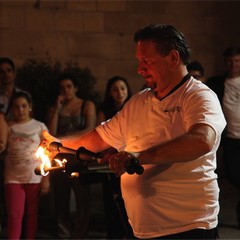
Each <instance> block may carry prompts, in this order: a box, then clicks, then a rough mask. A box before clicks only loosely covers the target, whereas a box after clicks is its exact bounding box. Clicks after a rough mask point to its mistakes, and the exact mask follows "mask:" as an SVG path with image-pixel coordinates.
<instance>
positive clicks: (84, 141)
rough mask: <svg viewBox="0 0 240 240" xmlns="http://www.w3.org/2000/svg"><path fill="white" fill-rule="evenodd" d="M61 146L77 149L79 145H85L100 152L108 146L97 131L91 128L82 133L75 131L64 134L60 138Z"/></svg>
mask: <svg viewBox="0 0 240 240" xmlns="http://www.w3.org/2000/svg"><path fill="white" fill-rule="evenodd" d="M60 140H61V142H62V144H63V146H65V147H69V148H73V149H78V148H79V147H85V148H86V149H88V150H90V151H93V152H101V151H103V150H105V149H107V148H109V147H110V145H108V144H107V143H106V142H105V141H103V139H102V138H101V137H100V135H99V134H98V133H97V131H96V130H95V129H94V130H91V131H89V132H87V133H84V134H79V133H76V134H74V135H69V136H64V137H62V138H60Z"/></svg>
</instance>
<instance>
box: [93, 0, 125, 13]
mask: <svg viewBox="0 0 240 240" xmlns="http://www.w3.org/2000/svg"><path fill="white" fill-rule="evenodd" d="M127 2H128V1H127V0H114V1H113V0H97V10H98V11H104V12H105V11H107V12H123V11H126V6H127Z"/></svg>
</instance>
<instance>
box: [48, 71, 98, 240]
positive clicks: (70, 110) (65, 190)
mask: <svg viewBox="0 0 240 240" xmlns="http://www.w3.org/2000/svg"><path fill="white" fill-rule="evenodd" d="M58 89H59V95H58V97H57V99H56V101H55V104H54V105H53V106H52V107H51V108H50V110H49V113H48V120H47V122H48V124H47V125H48V128H49V132H50V133H51V134H53V135H55V136H58V137H59V136H64V135H68V134H71V133H73V132H76V131H78V132H81V133H84V132H87V131H88V130H90V129H93V128H94V127H95V126H96V108H95V104H94V103H93V102H92V101H90V100H84V99H81V98H79V97H78V82H77V80H76V79H75V77H74V76H72V75H71V74H63V75H61V76H60V77H59V79H58ZM71 157H74V159H73V160H76V159H75V156H71V155H66V159H70V158H71ZM51 180H52V185H53V191H54V198H55V208H56V217H57V231H58V237H59V238H84V236H85V234H86V231H87V227H88V224H89V220H90V185H89V184H85V183H83V182H82V181H81V175H80V178H69V177H68V176H67V174H65V173H63V172H54V173H51ZM72 189H73V192H74V196H75V202H76V217H75V219H74V220H73V219H72V216H71V211H70V195H71V190H72Z"/></svg>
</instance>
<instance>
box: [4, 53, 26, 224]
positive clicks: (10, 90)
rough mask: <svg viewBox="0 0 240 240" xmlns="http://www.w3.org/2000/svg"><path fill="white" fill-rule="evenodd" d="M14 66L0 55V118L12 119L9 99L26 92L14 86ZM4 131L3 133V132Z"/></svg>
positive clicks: (9, 60) (10, 60) (9, 59)
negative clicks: (20, 92)
mask: <svg viewBox="0 0 240 240" xmlns="http://www.w3.org/2000/svg"><path fill="white" fill-rule="evenodd" d="M15 80H16V66H15V63H14V62H13V60H12V59H11V58H8V57H0V114H2V116H1V117H0V118H2V117H3V118H7V119H8V120H10V119H12V116H11V113H10V111H9V101H10V98H11V97H12V95H13V94H14V93H16V92H19V91H22V92H26V91H24V90H22V89H20V88H18V87H17V86H16V82H15ZM29 95H30V94H29ZM0 128H1V130H0V131H1V132H2V133H1V134H6V131H7V130H6V126H5V123H4V121H1V120H0ZM4 132H5V133H4ZM5 154H6V151H3V152H1V151H0V215H1V216H0V224H1V225H2V224H3V225H4V224H5V217H4V216H5V214H6V213H5V199H4V190H3V189H4V179H3V171H4V158H5Z"/></svg>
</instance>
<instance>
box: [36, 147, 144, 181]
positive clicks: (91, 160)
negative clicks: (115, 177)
mask: <svg viewBox="0 0 240 240" xmlns="http://www.w3.org/2000/svg"><path fill="white" fill-rule="evenodd" d="M42 148H43V147H41V148H40V149H42ZM43 149H44V148H43ZM49 151H50V152H51V151H55V152H58V153H67V154H71V155H73V156H75V161H68V160H66V159H63V160H62V161H60V160H57V159H54V160H55V162H56V163H57V165H55V166H52V164H51V162H50V160H49V159H48V160H44V158H48V157H47V156H46V155H47V154H46V153H44V150H42V152H43V154H39V153H38V152H39V149H38V151H37V153H36V154H37V156H38V157H39V158H41V159H42V162H43V163H42V164H41V166H39V167H37V168H36V169H35V174H37V175H47V174H48V173H49V172H52V171H57V170H62V171H65V172H66V173H67V174H68V175H69V176H71V177H74V176H78V175H79V173H89V172H111V170H110V169H109V166H108V164H107V165H106V164H99V163H98V162H99V161H100V160H101V159H102V157H103V156H102V155H101V154H100V153H94V152H91V151H89V150H87V149H86V148H84V147H80V148H78V149H77V150H74V149H71V148H67V147H64V146H63V145H62V144H61V143H60V142H52V143H50V145H49ZM76 160H77V161H76ZM125 170H126V172H127V173H128V174H134V173H136V174H138V175H141V174H142V173H143V171H144V169H143V167H142V166H141V165H140V164H139V161H138V159H137V158H135V157H133V158H131V159H129V160H128V161H126V164H125Z"/></svg>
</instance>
